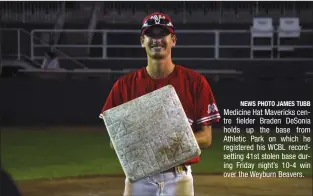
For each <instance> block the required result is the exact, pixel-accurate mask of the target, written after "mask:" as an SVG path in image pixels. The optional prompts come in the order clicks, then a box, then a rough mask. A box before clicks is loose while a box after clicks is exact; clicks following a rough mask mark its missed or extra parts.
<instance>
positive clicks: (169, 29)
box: [141, 24, 175, 35]
mask: <svg viewBox="0 0 313 196" xmlns="http://www.w3.org/2000/svg"><path fill="white" fill-rule="evenodd" d="M155 26H161V27H165V28H166V29H167V30H168V31H169V32H170V33H172V34H175V31H174V28H173V27H169V26H166V25H161V24H160V25H157V24H156V25H151V26H149V27H145V28H142V29H141V35H143V34H145V32H146V31H147V30H148V29H149V28H151V27H155Z"/></svg>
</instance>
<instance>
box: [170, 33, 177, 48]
mask: <svg viewBox="0 0 313 196" xmlns="http://www.w3.org/2000/svg"><path fill="white" fill-rule="evenodd" d="M171 38H172V42H173V46H176V42H177V37H176V35H175V34H172V37H171Z"/></svg>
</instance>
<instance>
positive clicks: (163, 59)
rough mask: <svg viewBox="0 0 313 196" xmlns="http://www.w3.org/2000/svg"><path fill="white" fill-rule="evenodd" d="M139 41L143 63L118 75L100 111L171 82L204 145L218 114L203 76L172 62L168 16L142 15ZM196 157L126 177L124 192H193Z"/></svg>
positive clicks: (135, 195)
mask: <svg viewBox="0 0 313 196" xmlns="http://www.w3.org/2000/svg"><path fill="white" fill-rule="evenodd" d="M140 42H141V46H142V47H143V48H144V49H145V50H146V53H147V60H148V63H147V66H146V67H143V68H141V69H139V70H137V71H135V72H133V73H129V74H127V75H125V76H123V77H121V78H120V79H119V80H118V81H117V82H116V83H115V84H114V86H113V88H112V90H111V92H110V94H109V96H108V98H107V100H106V103H105V104H104V107H103V109H102V113H103V112H104V111H105V110H108V109H110V108H113V107H116V106H118V105H120V104H123V103H125V102H128V101H130V100H132V99H135V98H137V97H139V96H142V95H145V94H147V93H150V92H152V91H154V90H157V89H159V88H161V87H164V86H166V85H168V84H171V85H172V86H173V87H174V88H175V90H176V92H177V94H178V97H179V99H180V101H181V103H182V105H183V108H184V110H185V113H186V115H187V117H188V119H189V122H190V124H191V126H192V128H193V130H194V133H195V136H196V139H197V141H198V144H199V146H200V148H208V147H209V146H210V145H211V141H212V128H211V124H212V123H213V122H218V121H219V119H220V114H219V111H218V109H217V106H216V103H215V99H214V96H213V93H212V91H211V88H210V86H209V84H208V82H207V81H206V79H205V78H204V76H202V75H201V74H199V73H197V72H194V71H192V70H190V69H187V68H185V67H182V66H180V65H176V64H174V63H173V62H172V57H171V50H172V47H174V46H175V44H176V35H175V31H174V26H173V23H172V21H171V19H170V17H169V16H168V15H165V14H162V13H158V12H157V13H153V14H150V15H148V16H147V17H145V18H144V20H143V25H142V29H141V37H140ZM199 161H200V157H196V158H194V159H192V160H190V161H187V162H186V163H185V164H183V165H180V166H177V167H175V168H172V169H169V170H167V171H165V172H162V173H160V174H157V175H155V176H151V177H148V178H146V179H142V180H139V181H136V182H134V183H131V182H130V181H129V180H128V179H126V180H125V189H124V196H152V195H154V196H155V195H163V196H193V195H194V187H193V176H192V174H191V165H192V164H195V163H198V162H199Z"/></svg>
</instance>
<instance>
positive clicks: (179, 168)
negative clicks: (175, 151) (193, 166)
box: [162, 165, 187, 173]
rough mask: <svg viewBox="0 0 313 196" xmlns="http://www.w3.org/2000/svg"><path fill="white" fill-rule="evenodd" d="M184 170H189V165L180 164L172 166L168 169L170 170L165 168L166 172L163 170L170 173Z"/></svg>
mask: <svg viewBox="0 0 313 196" xmlns="http://www.w3.org/2000/svg"><path fill="white" fill-rule="evenodd" d="M182 171H185V172H186V171H187V167H186V165H178V166H176V167H172V168H170V169H168V170H165V171H164V172H162V173H168V172H182Z"/></svg>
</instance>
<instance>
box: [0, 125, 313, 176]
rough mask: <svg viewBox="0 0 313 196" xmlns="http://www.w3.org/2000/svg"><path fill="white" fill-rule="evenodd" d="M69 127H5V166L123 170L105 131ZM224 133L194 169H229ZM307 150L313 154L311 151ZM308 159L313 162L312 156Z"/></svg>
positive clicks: (31, 172)
mask: <svg viewBox="0 0 313 196" xmlns="http://www.w3.org/2000/svg"><path fill="white" fill-rule="evenodd" d="M64 129H65V130H64ZM68 129H70V130H66V128H62V130H61V129H60V128H50V129H49V130H46V129H42V130H36V131H34V130H32V129H27V130H25V129H22V128H14V129H13V128H2V130H1V156H2V159H1V161H2V164H3V167H4V168H5V169H6V170H8V171H9V172H10V173H11V174H12V175H13V177H14V178H15V179H16V180H28V179H39V178H56V177H67V176H79V175H92V174H99V175H101V174H123V171H122V168H121V166H120V164H119V162H118V159H117V157H116V155H115V152H114V151H113V150H112V149H110V147H109V138H108V135H107V134H106V133H105V131H99V129H97V130H95V131H92V130H91V131H87V130H88V129H89V128H80V129H79V130H78V131H73V130H75V129H74V128H68ZM91 129H92V128H91ZM223 136H224V135H223V134H222V132H220V133H218V132H217V133H214V134H213V145H212V146H211V148H210V149H206V150H203V151H202V155H201V163H199V164H197V165H194V166H193V172H194V173H204V172H205V173H221V172H224V171H229V170H227V169H224V168H223V162H224V160H223V153H224V152H223V142H222V140H223ZM256 153H257V151H256ZM308 153H309V154H312V151H311V150H310V152H308ZM257 161H258V162H259V161H260V160H257ZM276 161H277V160H276ZM228 162H229V161H228ZM232 162H236V161H232ZM267 162H271V160H270V161H267ZM290 162H293V161H290ZM296 162H298V160H297V161H296ZM307 162H311V163H312V158H311V159H309V160H307ZM255 170H257V169H255ZM282 170H283V169H282ZM285 170H286V169H285ZM291 170H292V171H302V172H303V173H304V175H306V176H311V175H312V169H311V168H309V169H299V168H297V169H294V168H292V169H290V170H289V171H291ZM245 171H249V170H245ZM257 171H258V170H257Z"/></svg>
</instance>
